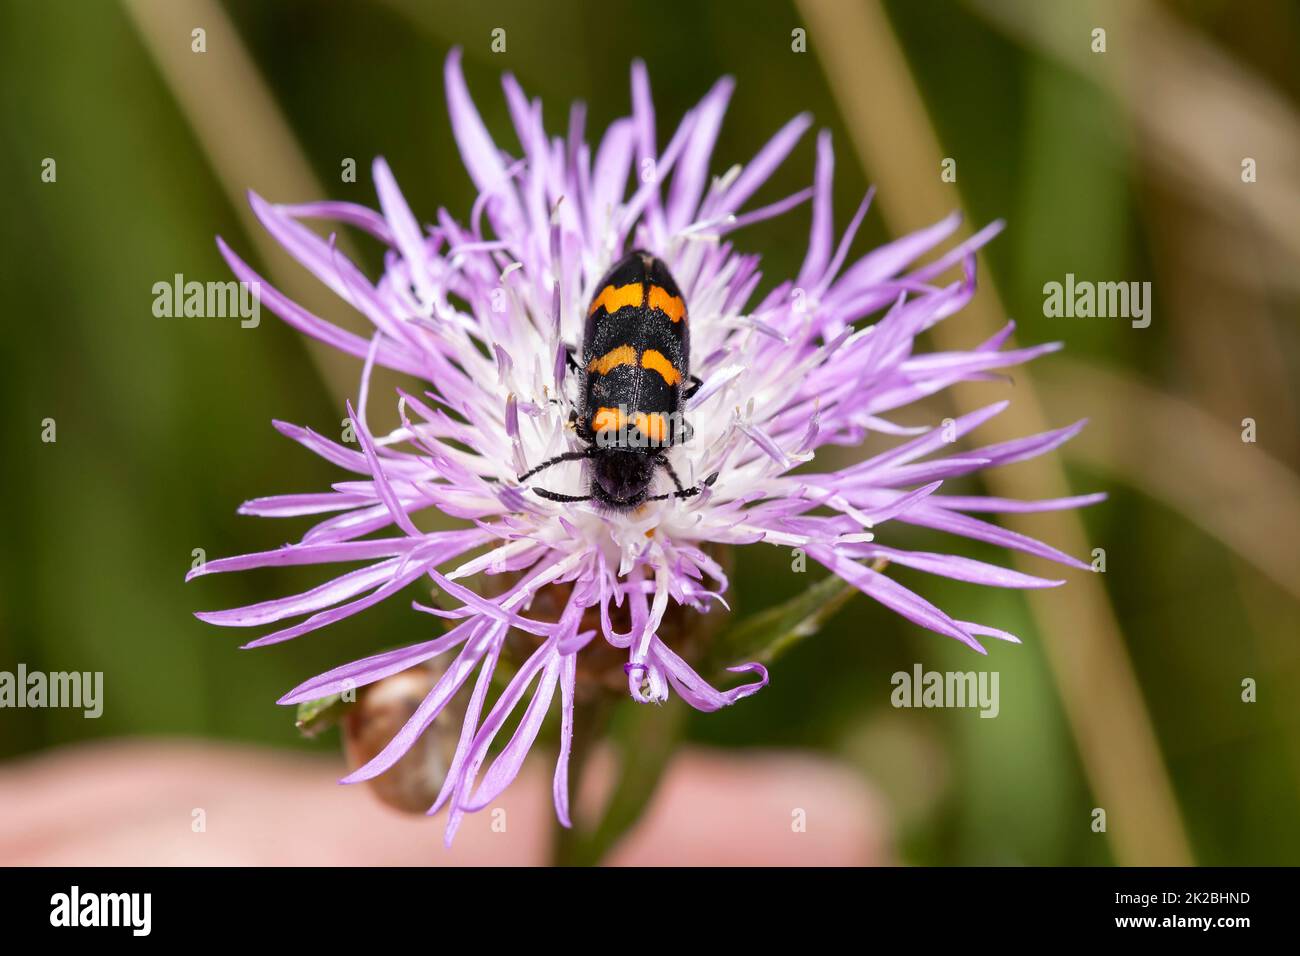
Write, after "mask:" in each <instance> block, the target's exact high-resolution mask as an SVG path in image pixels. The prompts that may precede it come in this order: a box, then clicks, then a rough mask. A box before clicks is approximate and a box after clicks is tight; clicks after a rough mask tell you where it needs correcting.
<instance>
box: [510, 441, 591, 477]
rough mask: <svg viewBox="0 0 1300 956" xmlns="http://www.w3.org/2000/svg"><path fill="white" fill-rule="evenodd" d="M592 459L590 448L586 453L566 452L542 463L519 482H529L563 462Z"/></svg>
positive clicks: (524, 475)
mask: <svg viewBox="0 0 1300 956" xmlns="http://www.w3.org/2000/svg"><path fill="white" fill-rule="evenodd" d="M590 457H591V449H590V448H588V449H586V450H585V451H566V452H565V453H564V454H563V455H556V456H555V457H554V458H551V459H548V460H547V461H544V462H542V463H541V464H540V465H538V466H537V467H536V468H533V469H532V470H531V471H526V472H524V473H523V474H522V475H520V476H519V480H520V481H527V480H528V479H529V478H531V477H532V476H533V475H535V474H537V473H538V472H539V471H541V470H542V469H543V468H550V467H551V466H552V465H558V464H559V463H560V462H562V461H581V460H582V459H584V458H590Z"/></svg>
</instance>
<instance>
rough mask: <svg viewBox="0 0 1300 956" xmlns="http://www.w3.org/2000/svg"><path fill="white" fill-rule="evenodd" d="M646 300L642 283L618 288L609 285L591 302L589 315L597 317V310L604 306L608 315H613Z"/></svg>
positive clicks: (630, 283) (633, 283)
mask: <svg viewBox="0 0 1300 956" xmlns="http://www.w3.org/2000/svg"><path fill="white" fill-rule="evenodd" d="M644 299H645V288H644V287H643V286H642V285H641V283H640V282H629V283H628V284H627V285H621V286H618V287H617V288H615V287H614V286H612V285H607V286H605V288H603V289H601V290H600V295H598V296H596V298H594V299H592V300H591V308H590V309H588V310H587V315H588V317H590V316H593V315H595V314H596V310H597V309H599V308H600V307H601V306H602V305H603V306H604V307H605V311H606V312H607V313H609V314H610V315H613V314H614V313H615V312H617V311H618V310H619V309H622V308H625V307H626V306H629V305H637V306H639V305H640V304H641V303H642V301H643V300H644Z"/></svg>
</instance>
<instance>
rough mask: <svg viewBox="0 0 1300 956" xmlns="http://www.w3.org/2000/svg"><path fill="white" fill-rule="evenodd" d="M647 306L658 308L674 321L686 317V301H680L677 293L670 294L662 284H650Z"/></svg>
mask: <svg viewBox="0 0 1300 956" xmlns="http://www.w3.org/2000/svg"><path fill="white" fill-rule="evenodd" d="M648 304H649V306H650V308H652V309H658V310H659V311H661V312H663V313H664V314H665V315H667V316H668V318H670V319H672V320H673V321H674V322H680V321H682V319H684V318H686V303H685V302H683V301H682V297H681V296H679V295H673V294H671V293H670V292H669V291H668V290H667V289H665V288H664V287H663V286H658V285H652V286H651V287H650V301H649V303H648Z"/></svg>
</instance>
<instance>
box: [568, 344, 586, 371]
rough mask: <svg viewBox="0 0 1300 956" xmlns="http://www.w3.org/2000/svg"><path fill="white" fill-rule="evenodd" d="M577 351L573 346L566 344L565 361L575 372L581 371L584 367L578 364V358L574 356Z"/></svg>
mask: <svg viewBox="0 0 1300 956" xmlns="http://www.w3.org/2000/svg"><path fill="white" fill-rule="evenodd" d="M576 351H577V349H576V348H574V347H573V346H572V345H568V344H566V345H565V346H564V360H565V361H566V362H567V363H568V365H569V368H571V369H573V371H575V372H577V371H579V370H580V369H581V368H582V365H581V364H580V363H579V362H578V360H577V358H576V357H575V356H574V353H575V352H576Z"/></svg>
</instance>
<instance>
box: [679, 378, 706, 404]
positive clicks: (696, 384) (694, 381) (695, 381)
mask: <svg viewBox="0 0 1300 956" xmlns="http://www.w3.org/2000/svg"><path fill="white" fill-rule="evenodd" d="M689 381H690V383H691V384H690V385H687V386H686V391H684V392H682V401H686V400H687V399H688V398H690V397H691V396H692V395H694V394H695V393H696V392H698V391H699V390H700V386H701V385H703V384H704V380H703V379H701V378H700V377H699V376H698V375H692V376H691V377H690V379H689Z"/></svg>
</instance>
